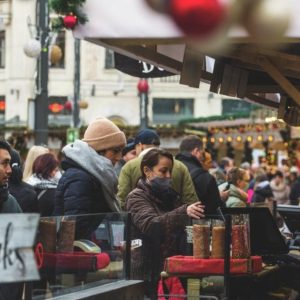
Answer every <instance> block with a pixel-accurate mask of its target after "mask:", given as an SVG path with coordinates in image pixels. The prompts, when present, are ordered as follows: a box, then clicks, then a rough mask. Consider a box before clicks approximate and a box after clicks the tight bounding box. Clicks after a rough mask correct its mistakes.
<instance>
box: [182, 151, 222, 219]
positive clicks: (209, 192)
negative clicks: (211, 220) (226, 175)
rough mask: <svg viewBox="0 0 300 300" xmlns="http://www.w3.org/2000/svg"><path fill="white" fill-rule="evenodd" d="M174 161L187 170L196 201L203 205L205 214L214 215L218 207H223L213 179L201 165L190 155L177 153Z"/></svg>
mask: <svg viewBox="0 0 300 300" xmlns="http://www.w3.org/2000/svg"><path fill="white" fill-rule="evenodd" d="M176 159H178V160H180V161H181V162H182V163H184V164H185V165H186V167H187V168H188V170H189V172H190V174H191V177H192V180H193V183H194V187H195V190H196V193H197V196H198V199H199V200H200V201H201V202H202V203H203V204H204V205H205V214H216V213H217V212H216V209H217V208H218V207H223V206H224V203H223V202H222V200H221V197H220V192H219V189H218V186H217V183H216V180H215V178H214V177H213V176H212V175H211V174H210V173H209V172H208V171H206V170H204V169H203V167H202V165H201V163H200V162H199V161H198V160H197V158H196V157H195V156H193V155H192V154H190V153H179V154H177V155H176Z"/></svg>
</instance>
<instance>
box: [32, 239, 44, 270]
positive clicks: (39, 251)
mask: <svg viewBox="0 0 300 300" xmlns="http://www.w3.org/2000/svg"><path fill="white" fill-rule="evenodd" d="M34 256H35V260H36V264H37V267H38V269H40V268H41V267H42V266H43V262H44V248H43V245H42V244H41V243H38V244H37V245H36V247H35V250H34Z"/></svg>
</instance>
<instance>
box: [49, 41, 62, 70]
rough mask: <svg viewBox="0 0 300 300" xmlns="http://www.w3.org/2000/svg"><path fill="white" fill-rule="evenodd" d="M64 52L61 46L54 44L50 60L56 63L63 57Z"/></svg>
mask: <svg viewBox="0 0 300 300" xmlns="http://www.w3.org/2000/svg"><path fill="white" fill-rule="evenodd" d="M62 56H63V53H62V50H61V48H60V47H59V46H57V45H53V46H52V47H51V49H50V62H51V64H53V65H56V64H58V63H59V62H60V60H61V59H62Z"/></svg>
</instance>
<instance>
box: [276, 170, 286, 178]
mask: <svg viewBox="0 0 300 300" xmlns="http://www.w3.org/2000/svg"><path fill="white" fill-rule="evenodd" d="M277 176H278V177H280V178H283V177H284V176H283V173H282V172H281V171H279V170H277V171H276V172H275V174H274V177H277Z"/></svg>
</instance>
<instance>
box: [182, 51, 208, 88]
mask: <svg viewBox="0 0 300 300" xmlns="http://www.w3.org/2000/svg"><path fill="white" fill-rule="evenodd" d="M203 60H204V56H203V55H202V54H201V53H200V52H197V51H195V50H192V49H191V48H189V47H188V46H186V48H185V51H184V57H183V63H182V69H181V75H180V81H179V83H180V84H185V85H188V86H190V87H194V88H199V85H200V79H201V74H202V69H203Z"/></svg>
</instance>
